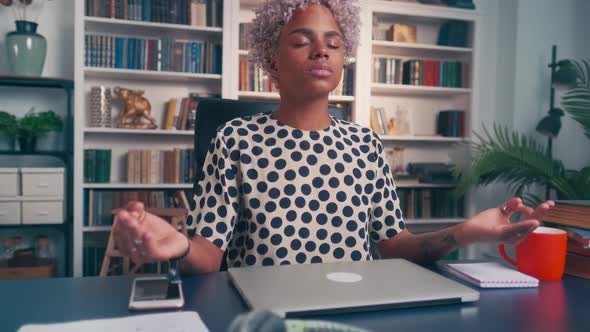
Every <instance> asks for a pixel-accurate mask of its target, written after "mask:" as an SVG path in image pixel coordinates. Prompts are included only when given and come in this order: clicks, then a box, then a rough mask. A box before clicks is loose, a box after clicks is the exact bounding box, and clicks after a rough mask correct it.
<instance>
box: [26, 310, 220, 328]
mask: <svg viewBox="0 0 590 332" xmlns="http://www.w3.org/2000/svg"><path fill="white" fill-rule="evenodd" d="M78 331H87V332H104V331H109V332H124V331H133V332H208V331H209V330H208V329H207V327H206V326H205V324H204V323H203V321H202V320H201V317H199V314H197V313H196V312H191V311H181V312H171V313H158V314H146V315H135V316H129V317H121V318H107V319H95V320H82V321H76V322H67V323H55V324H28V325H23V326H21V328H20V329H19V330H18V332H78Z"/></svg>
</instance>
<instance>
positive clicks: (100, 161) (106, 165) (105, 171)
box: [84, 149, 112, 183]
mask: <svg viewBox="0 0 590 332" xmlns="http://www.w3.org/2000/svg"><path fill="white" fill-rule="evenodd" d="M111 158H112V151H111V150H109V149H106V150H105V149H84V182H85V183H108V182H111Z"/></svg>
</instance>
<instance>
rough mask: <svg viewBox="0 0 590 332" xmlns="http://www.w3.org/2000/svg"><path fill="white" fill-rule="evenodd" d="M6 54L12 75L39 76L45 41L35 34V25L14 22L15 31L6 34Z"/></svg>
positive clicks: (45, 45)
mask: <svg viewBox="0 0 590 332" xmlns="http://www.w3.org/2000/svg"><path fill="white" fill-rule="evenodd" d="M6 52H7V57H8V64H9V65H10V68H11V69H12V72H13V73H14V74H16V75H24V76H41V73H42V72H43V66H44V65H45V55H46V54H47V40H46V39H45V37H43V36H41V35H40V34H38V33H37V23H35V22H29V21H16V31H12V32H9V33H7V34H6Z"/></svg>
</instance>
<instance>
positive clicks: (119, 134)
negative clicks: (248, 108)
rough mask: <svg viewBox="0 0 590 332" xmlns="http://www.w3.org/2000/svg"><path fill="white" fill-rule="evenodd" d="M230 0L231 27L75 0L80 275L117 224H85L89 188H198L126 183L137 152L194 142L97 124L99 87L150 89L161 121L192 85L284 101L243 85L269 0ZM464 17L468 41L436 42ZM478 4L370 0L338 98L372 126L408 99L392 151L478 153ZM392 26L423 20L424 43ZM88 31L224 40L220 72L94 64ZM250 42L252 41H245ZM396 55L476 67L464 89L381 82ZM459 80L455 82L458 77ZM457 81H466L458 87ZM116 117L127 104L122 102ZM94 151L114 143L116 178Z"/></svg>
mask: <svg viewBox="0 0 590 332" xmlns="http://www.w3.org/2000/svg"><path fill="white" fill-rule="evenodd" d="M219 1H222V2H223V12H222V13H220V15H221V16H222V17H223V24H222V26H203V25H200V26H191V25H186V24H173V23H163V22H143V21H138V20H124V19H120V18H107V17H92V16H88V15H86V10H85V8H84V6H85V4H84V2H76V9H75V13H76V19H75V28H76V29H75V82H76V85H77V87H78V89H76V96H75V97H76V98H75V102H76V104H75V109H76V114H77V117H76V126H75V133H74V135H75V139H74V145H75V146H74V151H75V162H74V166H75V167H74V169H75V174H74V177H75V178H74V184H75V185H74V197H75V201H74V207H75V208H74V275H75V276H81V275H82V273H83V271H82V270H83V266H84V264H83V256H84V252H83V248H84V247H85V245H89V246H91V247H97V246H99V245H100V244H101V243H102V242H104V241H105V239H106V236H107V235H108V231H110V226H109V225H93V226H84V213H85V211H84V207H83V206H84V197H85V196H84V195H85V193H88V192H89V191H93V192H95V193H101V192H108V191H113V192H114V191H166V192H169V191H174V190H181V189H190V188H192V184H188V183H187V184H184V183H151V184H146V183H127V182H126V178H125V159H124V158H125V155H126V153H127V151H128V150H130V149H138V150H141V149H151V150H167V149H171V148H179V149H191V148H192V146H193V132H192V131H191V130H163V129H161V127H159V128H158V129H155V130H149V129H138V130H134V129H119V128H114V127H113V128H92V127H90V126H89V125H88V124H89V122H88V118H89V110H88V100H89V94H90V88H91V87H92V86H98V85H105V86H109V87H114V86H123V87H130V88H134V89H141V90H144V91H145V93H144V95H145V96H147V97H148V99H149V101H150V103H151V104H152V113H151V114H152V116H154V117H155V118H156V120H157V122H158V123H159V124H161V123H162V121H163V118H164V115H165V112H166V106H165V105H166V103H167V102H168V100H169V99H170V98H172V97H175V98H181V97H184V96H187V95H188V94H189V93H191V92H199V93H210V94H216V95H219V96H222V97H223V98H229V99H240V100H278V99H279V95H278V93H276V92H257V91H244V90H243V89H240V60H241V59H246V57H247V55H248V52H247V51H246V50H245V49H243V48H244V47H242V48H241V47H240V46H241V45H240V40H241V38H240V24H241V23H246V22H249V21H251V20H252V19H253V18H254V11H253V10H254V8H255V6H256V5H258V4H259V3H260V0H240V1H231V0H219ZM449 20H458V21H461V22H465V23H466V25H467V27H468V36H467V43H466V45H464V46H441V45H437V42H436V39H437V34H438V31H439V29H440V27H441V26H442V24H444V23H445V22H448V21H449ZM479 20H480V19H479V16H478V12H477V11H473V10H463V9H453V8H446V7H440V6H431V5H424V4H419V3H409V2H400V1H385V0H361V21H362V25H361V45H360V47H359V49H358V52H357V54H356V56H355V57H354V59H353V61H352V63H351V65H350V68H351V74H352V76H351V77H352V81H351V83H352V89H351V91H350V93H349V94H347V95H332V96H330V102H331V103H335V104H338V105H339V106H341V107H343V108H344V109H346V110H347V111H348V114H349V119H350V120H351V121H353V122H356V123H358V124H361V125H364V126H370V125H371V107H382V108H386V109H387V108H389V109H395V106H396V105H401V106H403V107H404V108H406V109H407V110H408V113H409V115H410V120H411V121H410V122H411V126H410V127H411V132H410V133H407V134H403V135H402V134H396V135H386V134H383V135H380V136H381V139H382V141H383V144H384V146H385V148H386V149H391V148H394V147H397V146H403V147H404V148H405V150H404V158H403V159H404V162H405V163H408V162H444V163H448V162H455V161H457V160H459V159H465V158H469V155H468V151H467V150H468V149H465V150H462V149H461V148H460V147H461V146H463V145H465V144H464V143H468V142H469V141H470V139H471V137H470V135H469V133H470V132H471V128H472V127H473V124H474V123H476V121H477V107H476V105H477V103H478V99H477V91H478V85H477V78H476V77H475V76H474V73H475V72H476V70H475V68H477V66H478V63H477V62H478V61H477V59H478V48H477V45H478V39H479V38H478V37H477V36H478V26H479ZM393 23H402V24H414V25H416V26H417V40H416V43H404V42H398V41H389V40H385V39H377V40H374V38H373V29H374V27H376V28H377V29H379V28H381V29H384V28H385V29H386V28H387V27H388V26H389V25H391V24H393ZM85 33H94V34H97V35H116V36H120V37H121V38H165V37H173V38H178V39H181V40H191V41H203V42H210V43H219V44H221V45H222V51H221V53H222V54H221V60H220V61H221V62H220V63H221V67H222V70H221V73H210V72H199V73H195V72H190V73H187V72H178V71H156V70H139V69H127V68H105V67H96V66H88V65H87V64H86V63H85V61H84V60H85V51H86V50H85ZM242 46H243V45H242ZM380 57H383V58H394V59H401V60H404V61H405V60H412V59H414V60H425V59H430V60H432V61H438V62H441V63H442V62H455V63H457V62H459V63H466V64H467V68H468V70H467V71H466V72H468V73H469V75H466V77H465V78H464V80H463V81H462V82H461V83H462V84H461V86H424V85H409V84H402V83H403V82H400V83H380V82H375V81H374V80H373V77H372V76H373V75H372V73H373V70H374V66H373V59H374V58H380ZM449 85H450V84H449ZM455 85H457V84H455ZM114 102H115V103H114V104H113V105H114V106H113V116H114V117H115V116H116V114H117V112H118V111H119V110H120V104H119V102H118V101H114ZM452 109H460V110H463V111H464V114H465V124H464V132H465V133H466V134H465V135H463V136H461V137H443V136H439V135H436V117H437V114H438V112H439V111H440V110H452ZM85 149H111V150H112V158H111V181H110V182H108V183H84V182H83V170H84V164H83V158H84V156H83V155H84V150H85ZM398 188H399V189H400V190H406V191H412V190H414V191H432V192H434V191H437V190H450V189H452V186H449V185H436V184H426V183H404V182H403V181H399V184H398ZM464 212H465V215H471V214H473V212H474V211H473V204H471V198H470V196H468V197H466V199H465V204H464ZM463 220H464V218H462V217H450V216H449V217H438V218H422V217H415V218H410V217H408V218H407V221H408V225H410V229H412V230H414V229H416V230H420V231H422V230H434V229H437V228H440V227H443V226H448V225H452V224H456V223H459V222H462V221H463Z"/></svg>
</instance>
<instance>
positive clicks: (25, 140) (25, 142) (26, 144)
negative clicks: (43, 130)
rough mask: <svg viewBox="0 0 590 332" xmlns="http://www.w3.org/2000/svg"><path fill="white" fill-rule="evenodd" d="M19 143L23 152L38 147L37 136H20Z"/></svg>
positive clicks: (31, 150) (32, 150) (33, 150)
mask: <svg viewBox="0 0 590 332" xmlns="http://www.w3.org/2000/svg"><path fill="white" fill-rule="evenodd" d="M18 144H19V146H20V150H21V151H22V152H35V150H36V148H37V137H19V138H18Z"/></svg>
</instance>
